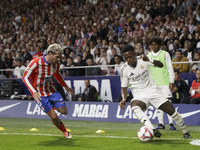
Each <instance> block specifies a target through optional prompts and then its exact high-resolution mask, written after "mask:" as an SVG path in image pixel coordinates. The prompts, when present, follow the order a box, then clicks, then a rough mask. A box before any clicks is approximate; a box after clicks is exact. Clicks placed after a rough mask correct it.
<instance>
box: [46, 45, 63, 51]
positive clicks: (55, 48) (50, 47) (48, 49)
mask: <svg viewBox="0 0 200 150" xmlns="http://www.w3.org/2000/svg"><path fill="white" fill-rule="evenodd" d="M49 52H52V53H55V54H62V53H63V49H62V48H61V46H60V45H59V44H56V43H54V44H51V45H49V47H48V48H47V54H48V53H49Z"/></svg>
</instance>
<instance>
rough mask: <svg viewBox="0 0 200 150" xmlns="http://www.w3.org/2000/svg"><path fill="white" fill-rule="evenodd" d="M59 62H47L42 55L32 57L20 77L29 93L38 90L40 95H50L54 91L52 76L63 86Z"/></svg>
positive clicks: (64, 84)
mask: <svg viewBox="0 0 200 150" xmlns="http://www.w3.org/2000/svg"><path fill="white" fill-rule="evenodd" d="M59 68H60V64H59V62H57V63H56V64H49V63H48V62H47V61H46V60H45V57H44V56H41V57H38V58H35V59H33V60H32V61H31V62H30V64H29V65H28V66H27V68H26V70H25V72H24V75H23V77H22V79H23V82H24V83H25V85H26V86H27V87H28V89H29V91H30V92H31V94H33V93H35V92H38V93H39V94H40V96H42V97H45V96H50V95H51V94H53V93H54V92H55V91H56V88H55V85H54V82H53V80H52V78H53V76H54V77H55V78H56V80H57V81H58V82H59V83H60V84H61V85H62V86H63V87H66V86H67V85H66V83H65V82H64V80H63V78H62V77H61V75H60V73H59Z"/></svg>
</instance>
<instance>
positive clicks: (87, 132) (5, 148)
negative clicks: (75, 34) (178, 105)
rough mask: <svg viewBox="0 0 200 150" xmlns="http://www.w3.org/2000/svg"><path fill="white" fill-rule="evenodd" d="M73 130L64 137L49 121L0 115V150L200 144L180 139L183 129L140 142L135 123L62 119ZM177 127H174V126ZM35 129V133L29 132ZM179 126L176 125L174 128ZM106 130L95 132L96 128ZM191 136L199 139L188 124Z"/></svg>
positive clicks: (190, 149) (165, 149) (181, 149)
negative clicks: (68, 135) (71, 136)
mask: <svg viewBox="0 0 200 150" xmlns="http://www.w3.org/2000/svg"><path fill="white" fill-rule="evenodd" d="M63 123H64V124H65V126H66V127H67V128H69V129H71V130H72V132H71V133H72V135H73V138H72V139H65V138H64V136H63V135H62V133H61V131H59V130H58V129H57V128H56V127H55V126H54V125H53V124H52V123H51V120H42V119H17V118H0V127H4V128H5V130H3V131H0V150H13V149H14V150H36V149H43V150H57V149H58V150H64V149H65V150H66V149H70V150H80V149H90V150H96V149H101V150H107V149H109V150H110V149H113V150H117V149H126V150H129V149H135V150H155V149H157V150H160V149H162V150H169V149H173V150H197V149H198V150H199V149H200V146H194V145H191V144H190V143H189V142H190V141H192V140H191V139H189V140H188V139H186V140H185V139H183V135H182V132H181V131H180V130H179V129H178V130H176V131H171V130H169V129H168V128H169V126H168V125H166V128H167V129H165V130H160V131H161V133H162V134H163V135H162V138H161V139H159V138H155V137H154V139H153V140H152V141H150V142H146V143H143V142H141V141H140V140H139V139H138V138H137V131H138V129H139V128H140V127H141V126H142V124H138V123H117V122H114V123H113V122H93V121H69V120H63ZM176 127H177V126H176ZM31 128H37V129H38V130H39V131H38V132H31V131H29V130H30V129H31ZM177 128H178V127H177ZM99 129H101V130H104V131H105V133H95V132H96V131H97V130H99ZM188 129H189V131H190V133H191V135H192V137H193V139H200V128H199V126H188Z"/></svg>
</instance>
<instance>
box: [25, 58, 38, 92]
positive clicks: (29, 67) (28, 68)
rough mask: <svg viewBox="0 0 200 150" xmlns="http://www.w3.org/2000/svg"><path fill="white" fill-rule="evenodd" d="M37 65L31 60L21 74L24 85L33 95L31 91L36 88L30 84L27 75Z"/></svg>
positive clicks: (30, 73)
mask: <svg viewBox="0 0 200 150" xmlns="http://www.w3.org/2000/svg"><path fill="white" fill-rule="evenodd" d="M36 67H37V63H36V62H35V61H34V60H32V61H31V62H30V63H29V65H28V66H27V68H26V70H25V72H24V75H23V76H22V80H23V82H24V84H25V85H26V87H27V88H28V89H29V91H30V92H31V94H32V95H33V93H35V92H36V89H35V88H34V87H33V86H32V84H31V83H30V80H29V77H30V76H31V75H32V74H33V70H34V69H35V68H36Z"/></svg>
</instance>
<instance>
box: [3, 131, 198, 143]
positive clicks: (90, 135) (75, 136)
mask: <svg viewBox="0 0 200 150" xmlns="http://www.w3.org/2000/svg"><path fill="white" fill-rule="evenodd" d="M0 135H40V136H63V135H62V134H41V133H0ZM73 136H75V137H99V138H117V139H119V138H123V139H138V137H124V136H96V135H73ZM156 139H158V140H159V138H156ZM160 140H178V141H179V140H199V139H183V138H160Z"/></svg>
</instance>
